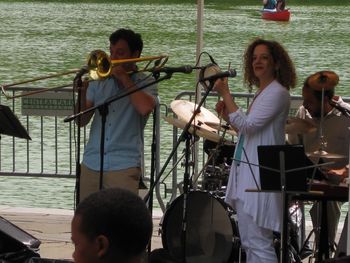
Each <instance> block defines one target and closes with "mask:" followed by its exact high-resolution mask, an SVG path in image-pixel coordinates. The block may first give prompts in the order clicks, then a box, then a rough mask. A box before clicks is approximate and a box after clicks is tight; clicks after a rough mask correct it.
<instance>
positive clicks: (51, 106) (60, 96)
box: [22, 91, 74, 116]
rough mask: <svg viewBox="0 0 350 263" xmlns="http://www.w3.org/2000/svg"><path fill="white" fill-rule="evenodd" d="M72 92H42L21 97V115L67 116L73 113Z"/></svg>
mask: <svg viewBox="0 0 350 263" xmlns="http://www.w3.org/2000/svg"><path fill="white" fill-rule="evenodd" d="M73 107H74V101H73V94H72V93H70V92H53V91H50V92H43V93H38V94H33V95H29V96H25V97H22V115H29V116H69V115H71V114H73Z"/></svg>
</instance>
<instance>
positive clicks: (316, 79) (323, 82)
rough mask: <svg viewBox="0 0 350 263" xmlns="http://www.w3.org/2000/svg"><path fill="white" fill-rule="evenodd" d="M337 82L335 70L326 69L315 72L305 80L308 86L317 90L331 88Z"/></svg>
mask: <svg viewBox="0 0 350 263" xmlns="http://www.w3.org/2000/svg"><path fill="white" fill-rule="evenodd" d="M338 82H339V76H338V75H337V74H336V73H335V72H333V71H327V70H324V71H319V72H316V73H315V74H313V75H311V76H310V77H309V78H308V80H307V84H308V85H309V86H310V88H312V89H314V90H318V91H322V90H330V89H333V88H335V86H337V84H338Z"/></svg>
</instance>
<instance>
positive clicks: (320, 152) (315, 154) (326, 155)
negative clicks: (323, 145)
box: [306, 150, 346, 159]
mask: <svg viewBox="0 0 350 263" xmlns="http://www.w3.org/2000/svg"><path fill="white" fill-rule="evenodd" d="M306 156H307V157H315V158H325V159H344V158H346V156H344V155H341V154H336V153H328V152H326V151H323V150H318V151H315V152H312V153H307V154H306Z"/></svg>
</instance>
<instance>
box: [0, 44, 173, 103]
mask: <svg viewBox="0 0 350 263" xmlns="http://www.w3.org/2000/svg"><path fill="white" fill-rule="evenodd" d="M142 61H148V63H146V65H145V66H144V67H143V68H142V69H140V70H137V71H135V72H146V71H149V72H152V71H154V70H157V69H160V68H162V67H164V65H165V63H166V62H167V61H168V56H167V55H159V56H148V57H139V58H130V59H116V60H112V59H111V58H110V57H109V56H108V55H107V53H106V52H104V51H103V50H99V49H97V50H94V51H92V52H90V54H89V56H88V59H87V63H86V66H85V67H86V69H87V71H88V73H89V76H90V79H91V80H103V79H105V78H107V77H109V76H110V75H111V72H112V68H113V67H114V66H116V65H120V64H124V63H136V62H142ZM152 61H154V66H153V67H151V66H150V65H151V63H152ZM79 71H81V69H72V70H69V71H65V72H61V73H55V74H50V75H46V76H41V77H37V78H32V79H29V80H23V81H19V82H14V83H11V84H5V85H1V86H0V87H1V92H2V93H3V94H4V96H5V97H6V98H7V99H15V98H20V97H25V96H30V95H33V94H37V93H42V92H46V91H51V90H56V89H60V88H65V87H69V86H71V84H68V85H67V84H66V85H61V86H56V87H51V88H44V89H38V90H34V91H30V92H26V93H22V94H19V95H13V96H11V95H9V94H7V92H6V89H8V88H10V87H14V86H17V85H21V84H25V83H30V82H35V81H39V80H45V79H50V78H56V77H60V76H65V75H69V74H75V73H78V72H79ZM128 73H129V74H131V73H134V72H128Z"/></svg>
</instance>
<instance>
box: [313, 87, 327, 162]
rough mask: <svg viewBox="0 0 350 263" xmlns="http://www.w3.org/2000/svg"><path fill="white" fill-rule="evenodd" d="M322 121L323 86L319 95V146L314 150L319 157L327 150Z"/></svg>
mask: <svg viewBox="0 0 350 263" xmlns="http://www.w3.org/2000/svg"><path fill="white" fill-rule="evenodd" d="M323 122H324V88H322V95H321V118H320V132H319V136H320V147H319V149H318V150H317V151H316V152H314V153H316V154H319V156H320V157H322V156H323V155H326V154H327V152H326V151H325V148H326V146H327V142H326V140H325V138H324V134H323Z"/></svg>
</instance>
